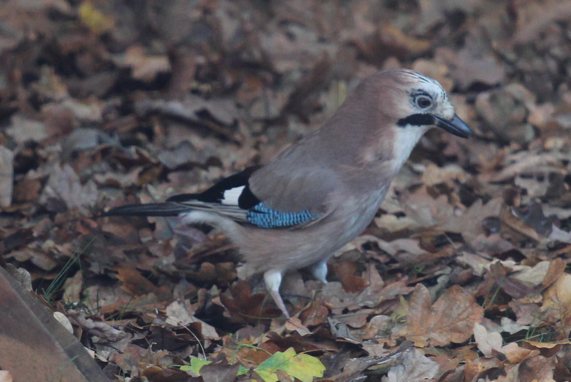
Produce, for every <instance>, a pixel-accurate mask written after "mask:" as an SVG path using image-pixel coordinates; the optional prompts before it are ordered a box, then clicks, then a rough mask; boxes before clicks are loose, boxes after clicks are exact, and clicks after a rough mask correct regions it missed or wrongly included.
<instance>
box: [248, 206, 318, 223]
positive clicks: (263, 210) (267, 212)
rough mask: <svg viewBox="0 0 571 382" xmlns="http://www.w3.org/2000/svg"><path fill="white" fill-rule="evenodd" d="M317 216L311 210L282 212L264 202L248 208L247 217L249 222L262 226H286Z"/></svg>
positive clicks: (304, 221) (307, 220) (305, 221)
mask: <svg viewBox="0 0 571 382" xmlns="http://www.w3.org/2000/svg"><path fill="white" fill-rule="evenodd" d="M316 218H317V216H315V214H312V213H311V212H310V211H309V210H302V211H297V212H282V211H277V210H274V209H272V208H270V207H268V206H266V205H265V204H264V203H263V202H261V203H258V204H256V205H255V206H254V207H252V208H250V209H249V210H248V213H247V214H246V219H247V220H248V223H250V224H252V225H255V226H258V227H260V228H285V227H291V226H295V225H299V224H304V223H308V222H310V221H312V220H314V219H316Z"/></svg>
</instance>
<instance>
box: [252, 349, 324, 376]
mask: <svg viewBox="0 0 571 382" xmlns="http://www.w3.org/2000/svg"><path fill="white" fill-rule="evenodd" d="M278 370H281V371H283V372H284V373H286V374H288V375H289V376H290V377H294V378H297V379H299V380H300V381H301V382H311V381H313V378H316V377H322V376H323V372H324V371H325V366H323V364H322V363H321V361H320V360H319V359H318V358H316V357H313V356H311V355H308V354H295V350H293V348H289V349H287V350H286V351H285V352H276V353H274V354H272V356H271V357H270V358H268V359H267V360H265V361H264V362H262V363H261V364H260V365H258V367H256V368H255V369H254V371H255V372H256V373H257V374H258V375H259V376H260V377H261V378H262V379H263V380H264V382H276V381H278V379H279V378H278V375H277V374H276V373H277V371H278Z"/></svg>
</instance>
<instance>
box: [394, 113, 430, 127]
mask: <svg viewBox="0 0 571 382" xmlns="http://www.w3.org/2000/svg"><path fill="white" fill-rule="evenodd" d="M397 125H398V126H400V127H405V126H406V125H412V126H425V125H434V117H433V116H432V115H430V114H411V115H409V116H408V117H406V118H401V119H399V120H398V121H397Z"/></svg>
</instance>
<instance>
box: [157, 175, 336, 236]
mask: <svg viewBox="0 0 571 382" xmlns="http://www.w3.org/2000/svg"><path fill="white" fill-rule="evenodd" d="M330 175H331V174H330V173H329V171H324V170H323V169H319V168H313V169H312V168H304V169H297V170H296V171H291V172H288V173H284V172H276V171H272V169H271V168H265V167H264V168H249V169H246V170H244V171H242V172H240V173H237V174H235V175H232V176H230V177H228V178H225V179H223V180H221V181H220V182H218V183H216V184H215V185H214V186H212V187H211V188H209V189H208V190H206V191H204V192H202V193H199V194H183V195H176V196H173V197H171V198H169V199H167V203H169V204H176V205H179V206H184V207H187V208H188V209H189V210H203V211H211V212H216V213H218V214H219V215H222V216H226V217H228V218H231V219H233V220H235V221H237V222H239V223H242V224H247V225H252V226H255V227H258V228H273V229H276V228H290V229H292V228H299V227H303V226H307V225H309V224H312V223H315V222H316V221H319V220H321V219H323V218H324V217H325V216H327V215H328V214H329V213H330V212H331V210H332V209H331V208H330V206H329V205H328V199H329V195H330V193H331V191H332V190H334V189H335V187H334V183H335V179H334V178H333V177H332V176H330Z"/></svg>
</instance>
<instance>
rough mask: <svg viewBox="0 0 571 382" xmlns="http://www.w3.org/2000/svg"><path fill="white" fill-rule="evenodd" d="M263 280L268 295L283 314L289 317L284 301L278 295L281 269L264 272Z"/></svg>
mask: <svg viewBox="0 0 571 382" xmlns="http://www.w3.org/2000/svg"><path fill="white" fill-rule="evenodd" d="M264 281H265V283H266V288H267V289H268V292H270V296H272V299H273V300H274V302H275V303H276V305H277V306H278V308H280V310H281V311H282V313H283V314H284V316H286V318H289V313H288V311H287V309H286V307H285V304H284V301H283V300H282V296H280V285H281V283H282V271H280V270H277V269H270V270H269V271H267V272H266V273H264Z"/></svg>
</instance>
